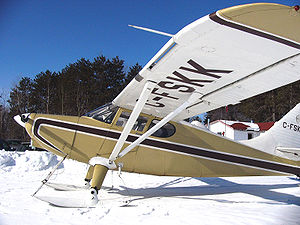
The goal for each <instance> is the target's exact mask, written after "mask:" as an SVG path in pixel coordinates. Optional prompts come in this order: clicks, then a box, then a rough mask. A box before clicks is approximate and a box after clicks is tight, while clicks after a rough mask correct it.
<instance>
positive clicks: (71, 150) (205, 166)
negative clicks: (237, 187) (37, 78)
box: [25, 108, 300, 177]
mask: <svg viewBox="0 0 300 225" xmlns="http://www.w3.org/2000/svg"><path fill="white" fill-rule="evenodd" d="M114 110H115V111H114V112H113V113H112V114H111V115H110V119H109V120H106V121H104V120H103V119H99V118H98V119H95V118H96V117H94V118H93V117H90V116H81V117H77V116H60V115H46V114H35V113H31V114H30V116H29V120H28V121H27V122H26V123H25V128H26V130H27V132H28V134H29V135H30V137H31V139H32V145H33V146H36V147H40V148H45V149H47V150H48V151H51V152H53V153H54V154H56V155H59V156H64V155H66V154H67V155H68V156H67V157H68V158H70V159H74V160H77V161H80V162H83V163H88V162H89V160H90V159H91V158H93V157H97V156H98V157H99V156H100V157H104V158H109V156H110V154H111V152H112V150H113V148H114V146H115V144H116V142H117V140H118V138H119V137H120V134H121V132H122V130H123V127H124V125H125V124H126V119H128V117H129V115H130V113H131V111H130V110H127V109H122V108H117V109H114ZM159 120H160V118H155V117H153V116H151V115H146V114H141V115H140V117H139V119H138V120H137V122H136V125H135V126H134V128H133V130H132V131H131V133H130V135H129V136H128V138H127V140H126V143H125V144H124V146H123V149H124V148H125V147H126V146H128V145H129V144H130V143H132V142H133V141H135V140H136V139H137V138H138V137H140V135H142V134H143V133H144V132H146V131H147V130H148V129H149V127H151V126H153V125H154V124H155V123H157V121H159ZM116 164H119V165H122V170H124V171H128V172H136V173H144V174H153V175H166V176H189V177H220V176H249V175H282V174H296V175H298V174H300V169H298V168H297V166H299V165H300V162H297V161H292V160H289V159H285V158H281V157H278V156H275V155H272V154H268V153H266V152H263V151H260V150H257V149H254V148H251V147H249V146H246V145H244V144H241V143H239V142H235V141H232V140H229V139H227V138H224V137H222V136H220V135H216V134H213V133H211V132H210V131H207V130H204V129H201V128H198V127H195V126H192V125H190V124H189V123H185V122H181V123H177V122H172V121H170V122H169V123H167V124H166V125H165V126H164V127H162V128H161V129H160V130H158V131H157V132H155V133H154V134H153V135H152V136H150V137H149V138H147V139H146V140H145V141H143V142H142V144H140V145H139V146H137V147H135V148H134V149H133V150H132V151H130V152H129V153H128V154H126V155H125V156H124V157H122V158H119V159H117V160H116Z"/></svg>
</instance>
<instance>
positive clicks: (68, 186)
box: [45, 182, 90, 191]
mask: <svg viewBox="0 0 300 225" xmlns="http://www.w3.org/2000/svg"><path fill="white" fill-rule="evenodd" d="M45 185H46V186H48V187H51V188H53V189H55V190H58V191H82V190H88V189H89V188H90V187H89V185H72V184H60V183H51V182H47V183H46V184H45Z"/></svg>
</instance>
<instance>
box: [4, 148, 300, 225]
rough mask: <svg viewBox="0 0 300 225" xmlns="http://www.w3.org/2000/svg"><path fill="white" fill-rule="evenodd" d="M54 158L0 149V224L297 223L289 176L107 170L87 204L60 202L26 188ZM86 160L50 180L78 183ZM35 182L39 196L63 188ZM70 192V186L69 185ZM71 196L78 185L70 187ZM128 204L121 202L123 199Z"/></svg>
mask: <svg viewBox="0 0 300 225" xmlns="http://www.w3.org/2000/svg"><path fill="white" fill-rule="evenodd" d="M59 160H60V158H58V157H56V156H53V155H52V154H50V153H48V152H33V151H27V152H22V153H18V152H6V151H4V150H2V151H1V150H0V174H1V176H0V182H1V185H0V224H1V225H8V224H9V225H11V224H14V225H18V224H20V225H21V224H22V225H24V224H31V225H37V224H39V225H41V224H96V223H101V224H130V225H132V224H151V225H153V224H163V223H167V224H172V225H176V224H299V221H300V220H299V219H300V187H299V184H300V181H299V180H297V179H296V178H295V177H294V176H273V177H232V178H191V177H159V176H150V175H142V174H133V173H125V172H122V174H121V178H122V179H121V178H119V177H118V173H117V172H113V173H112V172H109V173H108V175H107V177H106V179H105V181H104V187H111V186H112V184H113V186H114V189H113V190H110V191H109V190H108V188H104V190H101V191H100V193H99V195H98V197H99V199H100V202H99V204H98V205H97V207H95V208H60V207H54V206H51V205H49V204H48V203H46V202H42V201H40V200H38V199H36V198H33V197H31V195H32V194H33V193H34V192H35V191H36V189H37V188H38V187H39V186H40V184H41V180H43V179H44V178H45V177H46V176H47V174H48V173H49V172H50V171H51V169H52V168H53V167H54V166H55V165H56V164H57V163H58V161H59ZM86 170H87V165H85V164H82V163H78V162H75V161H73V160H66V161H65V162H64V163H63V165H61V166H60V167H59V169H58V170H57V171H56V172H55V174H54V175H53V176H52V177H51V179H50V181H51V182H57V183H69V184H77V185H82V184H83V178H84V176H85V173H86ZM69 193H71V192H68V193H65V192H59V191H55V190H53V189H51V188H49V187H45V186H44V187H43V188H42V189H41V190H40V191H39V193H38V194H39V195H55V194H57V195H58V194H60V195H67V194H69ZM73 193H74V192H73ZM76 195H77V197H78V196H80V195H81V194H80V192H76ZM127 199H130V200H131V203H130V204H129V205H128V206H126V207H122V206H121V205H122V204H121V203H122V201H124V200H127Z"/></svg>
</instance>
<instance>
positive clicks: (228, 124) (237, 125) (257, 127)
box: [209, 120, 274, 141]
mask: <svg viewBox="0 0 300 225" xmlns="http://www.w3.org/2000/svg"><path fill="white" fill-rule="evenodd" d="M273 124H274V122H266V123H249V122H239V121H230V120H216V121H214V122H212V123H210V125H209V130H210V131H212V132H214V133H216V134H219V135H222V136H225V137H227V138H230V139H233V140H236V141H240V140H249V139H252V138H255V137H257V136H259V135H260V134H261V133H263V132H265V131H267V130H269V129H270V128H271V127H272V126H273Z"/></svg>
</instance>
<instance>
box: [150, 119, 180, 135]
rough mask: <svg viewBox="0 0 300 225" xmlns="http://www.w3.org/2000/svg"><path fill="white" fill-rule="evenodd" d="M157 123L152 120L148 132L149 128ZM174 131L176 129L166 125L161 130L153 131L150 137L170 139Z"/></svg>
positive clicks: (168, 124)
mask: <svg viewBox="0 0 300 225" xmlns="http://www.w3.org/2000/svg"><path fill="white" fill-rule="evenodd" d="M158 122H159V120H152V121H151V124H150V126H149V128H148V130H149V129H150V128H152V127H154V126H155V125H156V124H157V123H158ZM175 131H176V129H175V127H174V126H173V125H172V124H170V123H166V124H165V125H163V126H162V127H161V128H159V129H158V130H157V131H155V132H154V133H153V134H152V135H151V136H154V137H163V138H166V137H171V136H172V135H173V134H175Z"/></svg>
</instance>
